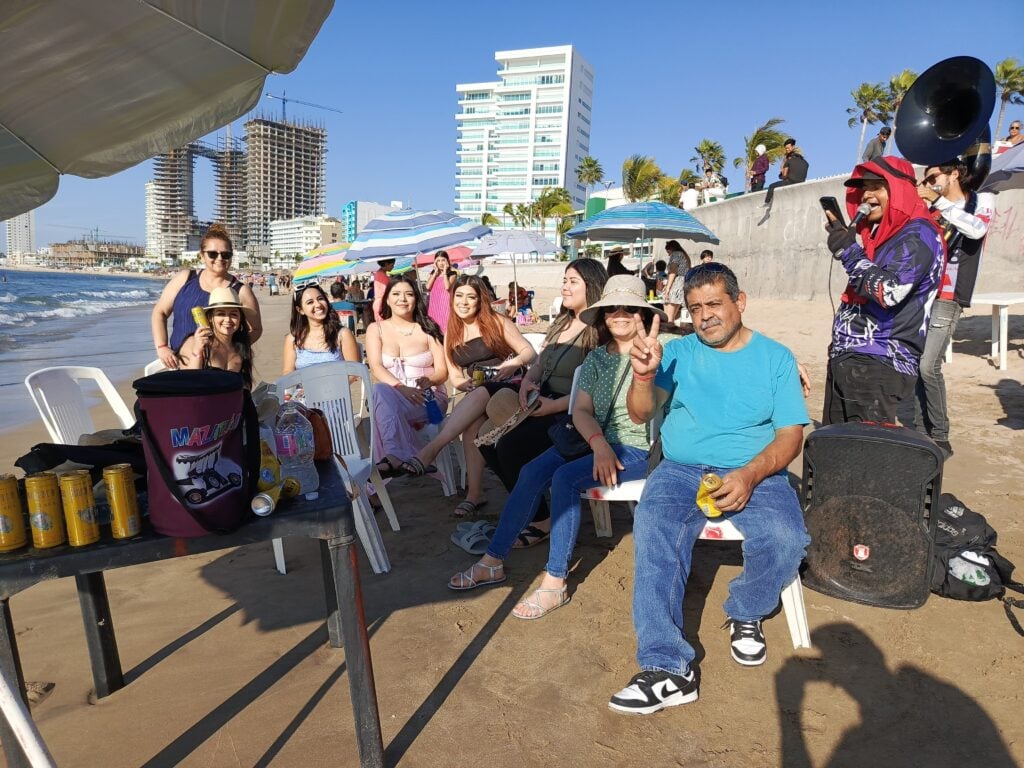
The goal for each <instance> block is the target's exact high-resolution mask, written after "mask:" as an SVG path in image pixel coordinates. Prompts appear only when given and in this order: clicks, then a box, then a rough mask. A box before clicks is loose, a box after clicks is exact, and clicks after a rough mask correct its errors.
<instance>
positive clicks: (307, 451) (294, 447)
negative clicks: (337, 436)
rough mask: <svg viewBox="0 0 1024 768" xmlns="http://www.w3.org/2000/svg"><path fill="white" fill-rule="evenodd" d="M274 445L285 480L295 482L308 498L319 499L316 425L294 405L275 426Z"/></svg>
mask: <svg viewBox="0 0 1024 768" xmlns="http://www.w3.org/2000/svg"><path fill="white" fill-rule="evenodd" d="M274 443H275V445H276V446H277V458H278V461H280V462H281V478H282V479H283V478H288V477H292V478H295V479H296V480H297V481H298V482H299V488H300V489H301V492H302V493H303V494H305V496H306V498H307V499H315V498H316V497H317V492H316V491H317V488H319V487H320V476H319V475H318V474H317V473H316V467H314V466H313V447H314V446H313V425H312V424H310V423H309V419H307V418H306V417H305V416H303V415H302V413H301V412H300V411H299V408H298V406H297V405H296V404H295V403H293V402H287V403H285V404H284V406H283V407H282V408H281V412H280V414H279V415H278V417H277V424H276V425H275V426H274Z"/></svg>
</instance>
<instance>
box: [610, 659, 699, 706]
mask: <svg viewBox="0 0 1024 768" xmlns="http://www.w3.org/2000/svg"><path fill="white" fill-rule="evenodd" d="M696 700H697V676H696V675H695V674H694V673H693V670H692V669H691V670H690V671H689V672H688V673H687V674H686V675H685V676H684V675H673V674H672V673H671V672H662V671H660V670H654V671H650V672H641V673H639V674H637V675H633V679H632V680H630V681H629V685H627V686H626V687H625V688H623V689H622V690H621V691H619V692H618V693H616V694H615V695H614V696H612V698H611V701H609V702H608V708H609V709H612V710H615V711H616V712H623V713H625V714H627V715H650V714H652V713H654V712H657V711H659V710H662V709H664V708H665V707H675V706H678V705H680V704H689V703H690V702H691V701H696Z"/></svg>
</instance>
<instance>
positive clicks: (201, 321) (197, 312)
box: [192, 307, 210, 328]
mask: <svg viewBox="0 0 1024 768" xmlns="http://www.w3.org/2000/svg"><path fill="white" fill-rule="evenodd" d="M192 319H193V320H195V321H196V325H198V326H199V327H200V328H209V327H210V321H209V320H207V319H206V310H205V309H203V308H202V307H192Z"/></svg>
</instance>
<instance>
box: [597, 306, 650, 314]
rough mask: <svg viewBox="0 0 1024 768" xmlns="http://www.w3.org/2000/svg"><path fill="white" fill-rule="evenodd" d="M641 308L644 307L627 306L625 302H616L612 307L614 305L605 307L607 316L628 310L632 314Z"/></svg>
mask: <svg viewBox="0 0 1024 768" xmlns="http://www.w3.org/2000/svg"><path fill="white" fill-rule="evenodd" d="M641 309H642V307H627V306H625V305H623V304H616V305H615V306H614V307H612V306H608V307H605V308H604V314H605V316H608V315H614V314H615V313H616V312H626V313H628V314H630V315H631V314H633V313H634V312H639V311H640V310H641Z"/></svg>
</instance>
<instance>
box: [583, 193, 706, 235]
mask: <svg viewBox="0 0 1024 768" xmlns="http://www.w3.org/2000/svg"><path fill="white" fill-rule="evenodd" d="M566 234H567V235H568V237H571V238H574V239H583V238H587V239H590V240H612V241H616V242H628V241H630V240H634V239H636V238H640V239H641V240H643V239H644V238H646V237H661V238H679V239H683V240H692V241H693V242H696V243H712V244H715V245H717V244H718V242H719V240H718V236H717V235H716V234H715V233H714V232H712V231H711V230H710V229H708V228H707V227H705V226H704V225H703V224H701V223H700V222H699V221H697V219H696V217H695V216H694V215H693V214H692V213H689V212H688V211H684V210H683V209H682V208H676V207H675V206H671V205H666V204H665V203H656V202H645V203H629V204H627V205H617V206H615V207H614V208H606V209H605V210H603V211H601V212H600V213H598V214H595V215H594V216H591V217H590V218H589V219H585V220H584V221H581V222H580V223H579V224H577V225H576V226H575V227H573V228H572V229H570V230H569V231H568V232H567V233H566Z"/></svg>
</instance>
